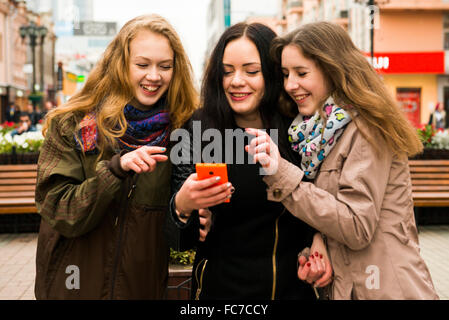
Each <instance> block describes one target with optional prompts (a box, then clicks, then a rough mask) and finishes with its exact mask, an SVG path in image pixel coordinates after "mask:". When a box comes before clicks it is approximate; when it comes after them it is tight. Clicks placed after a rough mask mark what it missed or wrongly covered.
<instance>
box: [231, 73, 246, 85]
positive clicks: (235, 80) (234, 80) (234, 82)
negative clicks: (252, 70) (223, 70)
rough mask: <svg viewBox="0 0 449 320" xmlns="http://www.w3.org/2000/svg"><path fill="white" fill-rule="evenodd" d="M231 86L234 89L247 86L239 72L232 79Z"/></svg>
mask: <svg viewBox="0 0 449 320" xmlns="http://www.w3.org/2000/svg"><path fill="white" fill-rule="evenodd" d="M231 85H232V86H234V87H241V86H244V85H245V81H244V80H243V78H242V76H241V74H240V73H239V72H236V73H235V75H234V76H233V77H232V80H231Z"/></svg>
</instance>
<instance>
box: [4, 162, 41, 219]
mask: <svg viewBox="0 0 449 320" xmlns="http://www.w3.org/2000/svg"><path fill="white" fill-rule="evenodd" d="M36 177H37V165H36V164H17V165H14V164H13V165H0V214H2V213H3V214H7V213H36V212H37V210H36V206H35V201H34V192H35V189H36Z"/></svg>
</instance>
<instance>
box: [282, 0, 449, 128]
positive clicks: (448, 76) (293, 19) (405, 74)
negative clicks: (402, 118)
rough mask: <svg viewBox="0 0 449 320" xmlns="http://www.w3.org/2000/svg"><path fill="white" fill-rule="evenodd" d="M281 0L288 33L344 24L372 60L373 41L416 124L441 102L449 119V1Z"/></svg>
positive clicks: (383, 71) (378, 63)
mask: <svg viewBox="0 0 449 320" xmlns="http://www.w3.org/2000/svg"><path fill="white" fill-rule="evenodd" d="M280 1H281V5H282V11H281V14H280V15H279V17H280V19H281V21H282V23H281V24H280V25H281V26H282V33H285V32H288V31H290V30H292V29H294V28H296V27H298V26H300V25H301V24H304V23H308V22H312V21H321V20H326V21H332V22H335V23H338V24H340V25H341V26H342V27H344V28H345V29H346V30H347V31H348V33H349V34H350V36H351V38H352V40H353V41H354V43H355V44H356V46H357V47H358V48H360V50H362V51H363V52H364V53H365V54H366V56H367V58H370V55H371V45H372V46H373V52H374V57H373V60H372V64H373V66H374V68H375V69H376V70H377V71H378V73H379V74H380V75H381V76H382V77H383V79H384V81H385V83H386V85H387V86H388V87H389V88H390V90H391V93H392V94H393V95H394V96H395V97H396V100H397V101H398V103H399V104H400V106H401V107H402V109H403V110H404V112H405V113H406V115H407V117H408V118H409V120H410V121H411V122H412V123H413V124H414V125H415V126H417V127H418V126H420V125H422V124H425V123H427V122H428V119H429V116H430V113H431V112H432V111H433V110H434V108H435V105H436V103H437V102H443V103H444V105H445V108H446V111H447V114H448V117H449V63H448V62H449V60H448V57H449V51H448V50H449V1H447V0H377V1H374V5H373V6H369V3H368V1H367V0H302V1H298V0H295V1H292V0H280ZM371 29H373V30H374V32H373V38H372V40H371ZM447 120H449V118H448V119H447Z"/></svg>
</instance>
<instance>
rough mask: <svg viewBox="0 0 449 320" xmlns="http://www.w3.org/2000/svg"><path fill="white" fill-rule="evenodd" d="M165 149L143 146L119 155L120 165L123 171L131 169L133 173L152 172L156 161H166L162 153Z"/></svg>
mask: <svg viewBox="0 0 449 320" xmlns="http://www.w3.org/2000/svg"><path fill="white" fill-rule="evenodd" d="M165 151H166V149H165V148H162V147H148V146H143V147H140V148H138V149H137V150H134V151H131V152H128V153H125V154H124V155H122V156H121V157H120V166H121V167H122V169H123V170H124V171H129V170H133V171H134V172H135V173H142V172H152V171H153V170H154V169H155V168H156V164H157V163H158V162H163V161H167V160H168V157H167V156H165V155H162V154H159V153H161V152H165Z"/></svg>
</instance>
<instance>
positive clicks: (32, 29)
mask: <svg viewBox="0 0 449 320" xmlns="http://www.w3.org/2000/svg"><path fill="white" fill-rule="evenodd" d="M47 31H48V29H47V28H46V27H45V26H37V25H36V24H35V23H34V22H30V24H29V25H27V26H21V27H20V37H21V38H22V42H23V41H25V38H26V37H28V38H29V45H30V47H31V54H32V64H33V87H32V88H31V92H32V93H33V94H34V93H36V50H35V48H36V46H37V45H39V44H40V45H41V47H42V48H43V44H44V39H45V36H46V35H47ZM38 39H39V40H40V43H38V41H37V40H38ZM42 48H41V59H43V50H42ZM41 85H42V86H43V85H44V77H43V60H41ZM33 107H34V108H35V107H36V102H35V100H34V99H33Z"/></svg>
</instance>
